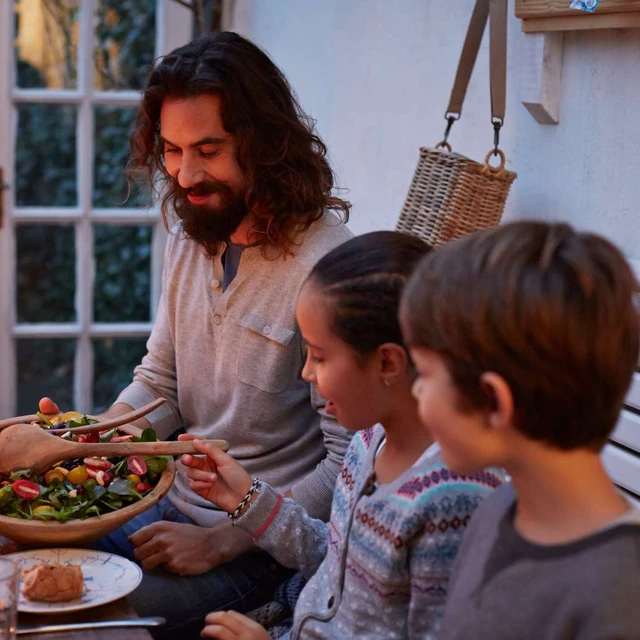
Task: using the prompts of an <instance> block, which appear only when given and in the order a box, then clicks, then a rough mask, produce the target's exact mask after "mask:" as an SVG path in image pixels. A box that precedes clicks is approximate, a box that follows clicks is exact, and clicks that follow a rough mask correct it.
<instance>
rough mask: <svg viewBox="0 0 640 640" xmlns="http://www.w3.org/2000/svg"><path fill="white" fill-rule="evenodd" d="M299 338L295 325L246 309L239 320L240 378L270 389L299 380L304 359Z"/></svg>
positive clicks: (238, 371) (285, 386)
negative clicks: (274, 320)
mask: <svg viewBox="0 0 640 640" xmlns="http://www.w3.org/2000/svg"><path fill="white" fill-rule="evenodd" d="M298 342H299V341H298V340H297V336H296V331H295V330H294V329H290V328H288V327H285V326H283V325H282V324H277V323H275V322H270V321H269V320H267V319H266V318H265V317H264V316H262V315H260V314H257V313H247V314H246V315H245V316H244V317H243V318H242V320H240V345H239V348H238V365H237V375H238V379H239V380H240V382H243V383H244V384H248V385H251V386H252V387H257V388H258V389H260V390H262V391H266V392H267V393H279V392H281V391H284V390H285V389H286V388H287V387H289V386H291V385H293V384H295V383H296V381H300V372H301V370H302V364H303V363H302V355H301V352H300V348H299V345H298ZM296 345H298V346H296Z"/></svg>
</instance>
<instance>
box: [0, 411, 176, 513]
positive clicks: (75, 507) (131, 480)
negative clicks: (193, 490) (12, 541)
mask: <svg viewBox="0 0 640 640" xmlns="http://www.w3.org/2000/svg"><path fill="white" fill-rule="evenodd" d="M38 417H39V420H38V422H36V423H34V424H37V425H38V426H40V427H42V428H43V429H51V428H54V427H55V428H56V429H65V428H72V427H80V426H84V425H88V424H94V423H96V422H98V421H97V420H94V419H92V418H89V417H87V416H86V415H81V414H79V413H77V412H75V411H69V412H67V413H64V414H60V415H57V416H53V417H51V416H45V415H43V414H40V413H38ZM57 433H60V434H61V436H60V437H62V438H65V439H68V440H73V441H75V442H123V441H131V442H155V441H156V440H157V437H156V433H155V431H154V430H153V429H145V430H144V431H143V432H142V433H141V435H140V437H135V436H131V435H123V434H120V433H119V432H118V430H117V429H110V430H108V431H93V432H91V433H86V434H73V433H71V432H68V431H66V432H65V431H59V432H57ZM168 460H169V457H168V456H137V455H132V456H128V457H112V458H106V457H103V458H98V457H94V458H75V459H73V460H65V461H62V462H60V463H59V464H57V465H55V466H54V467H52V468H51V469H49V470H47V471H46V472H45V473H43V474H34V473H32V472H31V471H29V470H23V471H16V472H14V473H11V474H9V475H6V474H0V515H3V516H10V517H14V518H23V519H27V520H57V521H59V522H66V521H68V520H79V519H83V518H89V517H91V516H99V515H103V514H105V513H109V512H111V511H115V510H117V509H121V508H122V507H125V506H127V505H129V504H132V503H134V502H136V501H138V500H140V499H141V498H143V497H144V496H145V495H146V494H147V493H149V491H151V490H152V489H153V487H154V486H155V485H156V483H157V482H158V479H159V478H160V475H161V473H162V472H163V471H164V469H165V467H166V466H167V462H168Z"/></svg>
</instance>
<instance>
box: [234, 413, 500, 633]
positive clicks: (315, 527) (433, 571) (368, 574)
mask: <svg viewBox="0 0 640 640" xmlns="http://www.w3.org/2000/svg"><path fill="white" fill-rule="evenodd" d="M383 438H384V430H383V429H382V427H380V426H376V427H373V428H371V429H367V430H365V431H361V432H358V433H357V434H356V435H355V436H354V438H353V440H352V441H351V444H350V446H349V449H348V450H347V453H346V455H345V458H344V465H343V468H342V472H341V473H340V475H339V476H338V480H337V484H336V489H335V493H334V497H333V505H332V510H331V520H330V522H329V524H326V523H324V522H322V521H320V520H315V519H313V518H310V517H309V516H308V515H307V513H306V511H305V510H304V508H302V507H300V506H299V505H298V504H296V503H295V502H294V501H293V500H290V499H289V498H283V497H282V496H281V495H279V494H277V493H276V492H275V491H274V490H273V489H271V487H269V486H268V485H267V484H264V483H263V484H262V485H261V488H260V493H259V494H258V497H257V498H256V499H255V500H254V502H253V503H252V505H251V507H250V508H249V509H247V511H246V512H245V513H244V514H243V515H242V516H241V517H240V518H239V519H238V521H237V522H238V524H239V525H240V526H241V527H242V528H243V529H245V530H246V531H248V532H249V533H251V534H252V535H253V537H254V538H255V539H256V542H257V544H258V545H259V546H260V547H261V548H262V549H265V550H266V551H268V552H269V553H270V554H271V555H272V556H273V557H274V558H276V559H277V560H278V561H279V562H281V563H282V564H284V565H286V566H289V567H293V568H297V569H300V570H301V571H303V572H304V574H305V575H306V576H307V577H308V578H310V580H309V582H308V583H307V585H306V586H305V588H304V589H303V591H302V594H301V595H300V599H299V600H298V603H297V606H296V609H295V613H294V623H293V628H292V631H291V636H290V638H291V639H292V640H293V639H297V638H304V639H311V638H324V639H327V638H345V639H350V638H358V639H364V638H366V639H373V638H376V639H380V640H382V639H384V640H394V639H396V638H416V639H417V638H420V639H423V638H428V637H430V636H432V635H435V634H436V632H437V629H438V625H439V620H440V617H441V615H442V612H443V605H444V599H445V596H446V593H447V583H448V580H449V574H450V571H451V567H452V564H453V560H454V558H455V556H456V553H457V552H458V548H459V546H460V542H461V540H462V536H463V534H464V531H465V529H466V527H467V524H468V522H469V518H470V517H471V514H472V513H473V511H474V509H475V508H476V507H477V506H478V504H479V503H480V502H481V501H482V500H483V499H484V498H486V497H487V496H488V495H489V494H490V493H491V491H492V490H493V489H494V488H496V487H497V486H499V485H500V484H501V483H502V482H503V481H504V478H505V476H504V474H503V473H502V472H500V471H495V470H489V471H484V472H482V473H479V474H476V475H473V476H460V475H458V474H456V473H453V472H452V471H449V470H448V469H447V468H446V466H445V465H444V462H443V461H442V458H441V457H440V454H439V450H438V448H437V446H436V447H434V448H433V449H432V450H431V451H430V452H429V453H430V455H427V456H423V458H422V459H421V460H420V461H419V462H418V463H417V464H416V465H414V466H413V467H411V468H410V469H408V470H407V471H405V472H404V473H403V474H402V475H401V476H400V477H399V478H397V479H396V480H395V481H394V482H390V483H388V484H381V485H375V484H374V483H373V478H374V477H375V476H374V460H375V454H376V451H377V449H378V446H379V444H380V443H381V441H382V439H383Z"/></svg>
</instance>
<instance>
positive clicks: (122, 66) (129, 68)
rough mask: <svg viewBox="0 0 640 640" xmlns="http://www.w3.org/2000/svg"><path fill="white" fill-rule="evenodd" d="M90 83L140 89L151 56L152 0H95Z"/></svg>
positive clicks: (153, 31)
mask: <svg viewBox="0 0 640 640" xmlns="http://www.w3.org/2000/svg"><path fill="white" fill-rule="evenodd" d="M95 37H96V46H95V49H94V61H95V73H94V87H95V88H96V89H98V90H103V91H106V90H118V89H121V90H122V89H141V88H142V86H143V85H144V80H145V78H146V77H147V75H148V74H149V71H150V69H151V65H152V63H153V58H154V50H155V39H156V2H155V0H98V2H97V6H96V30H95Z"/></svg>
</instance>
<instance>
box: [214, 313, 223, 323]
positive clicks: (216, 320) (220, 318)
mask: <svg viewBox="0 0 640 640" xmlns="http://www.w3.org/2000/svg"><path fill="white" fill-rule="evenodd" d="M221 322H222V317H221V316H220V315H219V314H217V313H216V314H215V315H214V316H213V324H220V323H221Z"/></svg>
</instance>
